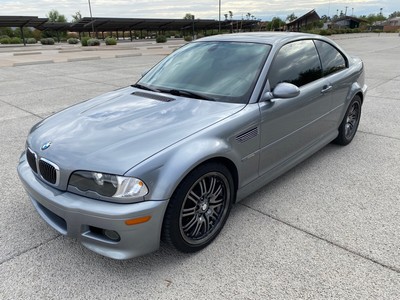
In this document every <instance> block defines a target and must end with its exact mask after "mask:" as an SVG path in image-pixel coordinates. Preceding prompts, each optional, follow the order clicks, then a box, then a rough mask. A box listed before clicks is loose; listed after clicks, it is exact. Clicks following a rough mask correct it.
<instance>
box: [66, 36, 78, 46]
mask: <svg viewBox="0 0 400 300" xmlns="http://www.w3.org/2000/svg"><path fill="white" fill-rule="evenodd" d="M67 42H68V44H72V45H75V44H78V43H79V40H78V39H77V38H73V37H72V38H69V39H68V40H67Z"/></svg>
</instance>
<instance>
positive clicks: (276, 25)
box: [267, 17, 285, 31]
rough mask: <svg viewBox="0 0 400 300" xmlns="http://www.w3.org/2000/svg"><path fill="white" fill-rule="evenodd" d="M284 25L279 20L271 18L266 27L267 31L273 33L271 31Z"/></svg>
mask: <svg viewBox="0 0 400 300" xmlns="http://www.w3.org/2000/svg"><path fill="white" fill-rule="evenodd" d="M284 25H285V22H284V21H283V20H282V19H281V18H279V17H274V18H272V21H271V22H269V23H268V25H267V27H268V30H272V31H273V30H276V29H279V28H281V27H283V26H284Z"/></svg>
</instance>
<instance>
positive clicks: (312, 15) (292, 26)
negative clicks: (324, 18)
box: [286, 9, 321, 31]
mask: <svg viewBox="0 0 400 300" xmlns="http://www.w3.org/2000/svg"><path fill="white" fill-rule="evenodd" d="M320 19H321V18H320V17H319V15H318V14H317V12H316V11H315V9H313V10H311V11H309V12H308V13H306V14H305V15H303V16H301V17H299V18H297V19H295V20H293V21H291V22H289V23H286V27H287V30H288V31H301V30H302V29H303V28H306V29H312V28H313V27H314V24H315V23H316V22H319V21H320Z"/></svg>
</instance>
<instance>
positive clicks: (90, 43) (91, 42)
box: [87, 39, 100, 46]
mask: <svg viewBox="0 0 400 300" xmlns="http://www.w3.org/2000/svg"><path fill="white" fill-rule="evenodd" d="M87 44H88V46H100V40H98V39H88V41H87Z"/></svg>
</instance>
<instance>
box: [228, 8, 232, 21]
mask: <svg viewBox="0 0 400 300" xmlns="http://www.w3.org/2000/svg"><path fill="white" fill-rule="evenodd" d="M228 14H229V19H231V20H232V17H233V12H232V11H231V10H230V11H228Z"/></svg>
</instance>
